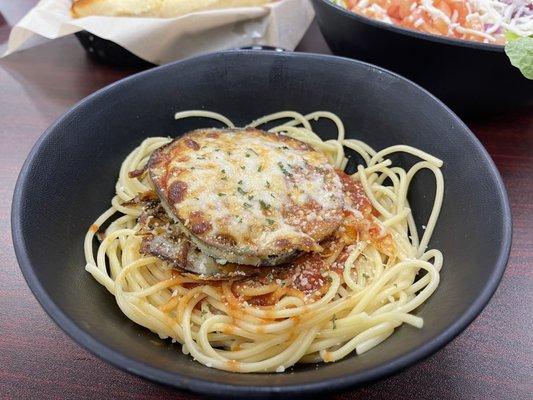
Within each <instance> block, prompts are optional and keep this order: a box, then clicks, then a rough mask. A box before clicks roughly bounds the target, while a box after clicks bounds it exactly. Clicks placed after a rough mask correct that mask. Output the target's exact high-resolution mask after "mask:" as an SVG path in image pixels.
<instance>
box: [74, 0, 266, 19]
mask: <svg viewBox="0 0 533 400" xmlns="http://www.w3.org/2000/svg"><path fill="white" fill-rule="evenodd" d="M269 2H270V0H74V1H73V3H72V6H71V13H72V16H73V17H74V18H82V17H88V16H93V15H100V16H110V17H151V18H173V17H178V16H180V15H185V14H189V13H192V12H196V11H204V10H213V9H219V8H233V7H252V6H261V5H264V4H267V3H269Z"/></svg>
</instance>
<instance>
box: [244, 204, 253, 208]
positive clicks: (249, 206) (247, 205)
mask: <svg viewBox="0 0 533 400" xmlns="http://www.w3.org/2000/svg"><path fill="white" fill-rule="evenodd" d="M243 207H244V208H251V207H252V205H251V204H250V203H244V204H243Z"/></svg>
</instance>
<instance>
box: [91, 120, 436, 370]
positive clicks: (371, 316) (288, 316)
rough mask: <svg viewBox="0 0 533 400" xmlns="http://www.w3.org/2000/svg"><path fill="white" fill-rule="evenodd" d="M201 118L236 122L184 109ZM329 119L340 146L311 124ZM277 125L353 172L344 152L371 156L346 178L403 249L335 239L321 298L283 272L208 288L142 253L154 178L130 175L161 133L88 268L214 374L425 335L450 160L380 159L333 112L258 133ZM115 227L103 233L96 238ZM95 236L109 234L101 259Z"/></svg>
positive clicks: (324, 259) (325, 262)
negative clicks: (429, 180) (422, 178)
mask: <svg viewBox="0 0 533 400" xmlns="http://www.w3.org/2000/svg"><path fill="white" fill-rule="evenodd" d="M194 116H196V117H197V116H202V117H207V118H214V119H216V120H219V121H221V122H223V123H225V124H226V125H228V126H233V124H232V123H231V121H229V120H228V119H227V118H225V117H224V116H222V115H219V114H216V113H209V112H205V111H202V112H197V111H187V112H181V113H178V114H176V118H177V119H179V118H187V117H194ZM319 118H326V119H329V120H331V121H333V123H334V124H335V125H336V127H337V131H338V134H337V139H336V140H327V141H323V140H321V139H320V137H319V136H318V135H317V134H316V133H315V132H314V131H313V127H312V121H315V120H317V119H319ZM287 119H288V122H287ZM276 121H282V122H280V125H278V126H276V127H274V128H272V129H270V130H269V132H278V133H282V134H285V135H288V136H291V137H293V138H295V139H299V140H300V141H303V142H305V143H307V144H309V145H311V146H312V147H313V148H314V149H316V150H317V151H320V152H322V153H323V154H325V155H326V156H327V158H328V159H329V161H330V163H331V164H332V165H334V166H335V167H336V168H339V169H344V168H346V166H347V164H348V162H349V159H348V158H347V157H346V155H345V151H344V149H345V148H347V149H351V150H352V151H354V152H355V153H357V154H358V155H359V156H360V157H361V159H362V160H364V163H365V165H359V166H357V172H355V173H354V174H353V175H351V176H349V178H348V179H349V180H350V181H351V182H354V183H355V184H356V185H357V187H361V188H362V189H364V194H365V195H366V197H367V199H368V202H369V204H371V208H372V215H371V217H370V218H372V220H373V221H374V223H375V224H376V226H378V227H379V230H381V231H382V233H383V232H385V233H386V236H387V237H388V238H389V239H390V240H391V241H392V244H393V247H392V248H393V249H394V251H387V250H386V249H385V248H384V247H383V246H382V245H381V244H380V243H379V242H376V241H373V240H354V241H353V243H351V244H345V243H343V242H333V243H334V244H335V245H334V246H331V248H328V251H326V252H325V253H324V254H320V255H319V258H320V260H321V264H320V265H321V266H322V268H321V269H320V271H319V272H320V275H317V276H318V277H319V279H318V281H319V282H320V283H322V285H321V287H320V289H321V290H319V291H316V292H314V293H313V295H312V296H309V295H306V294H305V293H303V292H302V291H300V290H297V289H295V288H294V287H291V286H290V285H289V284H288V282H287V280H286V279H283V278H284V276H283V274H280V275H279V276H278V275H275V274H272V273H270V272H269V274H267V275H262V276H261V277H244V278H238V277H237V278H236V277H232V278H229V279H226V280H219V281H209V280H205V279H203V278H202V277H201V276H195V275H194V274H189V273H184V272H183V271H180V270H178V269H176V268H173V267H172V266H171V265H169V264H168V263H166V262H164V261H162V260H160V259H159V258H156V257H152V256H146V255H144V254H143V253H142V252H141V251H140V247H141V241H142V239H141V237H140V235H139V231H140V229H141V227H140V224H139V221H138V219H139V216H140V215H141V213H142V211H143V210H142V207H141V206H140V205H133V206H132V205H131V200H132V199H134V198H136V196H139V195H140V194H142V193H144V192H146V191H149V190H151V189H152V188H151V183H150V182H149V179H148V178H147V177H146V176H142V175H141V176H133V177H132V176H131V175H129V172H131V171H138V170H142V169H143V168H145V165H146V163H147V161H148V158H149V157H150V155H151V154H152V152H154V150H156V149H158V148H159V147H161V146H163V145H165V144H167V143H169V142H170V139H169V138H163V137H152V138H148V139H146V140H144V141H143V142H142V143H141V145H140V146H139V147H137V148H136V149H135V150H133V151H132V152H131V153H130V154H129V155H128V156H127V157H126V159H125V160H124V162H123V164H122V166H121V169H120V173H119V178H118V181H117V184H116V195H115V196H114V197H113V199H112V200H111V207H110V208H109V209H108V210H107V211H105V212H104V213H103V214H102V215H101V216H100V217H98V218H97V220H96V221H95V222H94V224H93V225H91V227H90V228H89V230H88V232H87V234H86V237H85V243H84V249H85V257H86V262H87V264H86V267H85V269H86V270H87V271H88V272H89V273H90V274H91V275H92V276H93V277H94V278H95V279H96V280H97V281H98V282H99V283H100V284H102V285H103V286H105V287H106V288H107V290H108V291H109V292H110V293H112V294H113V295H114V296H115V298H116V301H117V304H118V306H119V307H120V309H121V310H122V312H124V314H126V316H127V317H128V318H130V319H131V320H132V321H134V322H135V323H137V324H139V325H141V326H144V327H146V328H148V329H150V330H151V331H153V332H155V333H157V334H158V335H159V337H160V338H162V339H165V338H171V339H172V341H175V342H179V343H180V344H181V346H182V350H183V352H184V353H185V354H190V355H191V356H192V357H193V358H194V359H195V360H197V361H198V362H200V363H202V364H204V365H206V366H208V367H213V368H217V369H221V370H226V371H233V372H242V373H248V372H283V371H284V370H285V369H286V368H288V367H291V366H293V365H294V364H296V363H314V362H322V361H324V362H332V361H336V360H340V359H342V358H344V357H346V356H347V355H349V354H350V353H352V352H353V351H355V352H356V353H357V354H361V353H364V352H366V351H368V350H370V349H372V348H373V347H375V346H376V345H378V344H379V343H381V342H383V341H384V340H385V339H387V338H388V337H389V336H390V335H391V334H392V333H393V332H394V330H395V328H397V327H399V326H401V325H402V324H403V323H407V324H410V325H412V326H415V327H417V328H422V326H423V320H422V318H420V317H418V316H416V315H414V314H413V311H414V310H415V309H416V308H417V307H419V306H420V305H421V304H422V303H424V302H425V301H426V300H427V299H428V298H429V297H430V296H431V295H432V293H433V292H434V291H435V290H436V288H437V286H438V284H439V270H440V269H441V266H442V263H443V257H442V254H441V252H440V251H438V250H435V249H429V250H428V249H427V247H428V243H429V240H430V238H431V235H432V232H433V230H434V228H435V225H436V223H437V218H438V215H439V212H440V208H441V204H442V199H443V191H444V183H443V177H442V173H441V171H440V167H441V166H442V161H440V160H439V159H437V158H435V157H433V156H431V155H429V154H427V153H425V152H423V151H420V150H418V149H415V148H412V147H410V146H406V145H397V146H392V147H389V148H386V149H383V150H381V151H378V152H376V151H374V150H373V149H372V148H370V147H369V146H368V145H367V144H365V143H363V142H361V141H359V140H355V139H346V138H345V130H344V126H343V123H342V121H341V120H340V119H339V118H338V117H337V116H336V115H334V114H332V113H330V112H326V111H318V112H314V113H311V114H308V115H301V114H299V113H296V112H288V111H286V112H280V113H276V114H272V115H269V116H266V117H263V118H260V119H258V120H256V121H254V122H252V123H251V124H250V125H249V126H250V127H257V126H261V125H264V124H266V123H270V124H272V123H275V122H276ZM283 121H285V122H283ZM398 152H404V153H408V154H411V155H412V156H415V157H417V158H419V159H420V161H418V162H417V163H416V164H414V165H413V166H412V167H411V168H410V169H409V170H407V171H406V170H404V169H402V168H399V167H395V166H392V165H391V164H392V163H391V161H390V159H388V156H389V155H391V154H393V153H398ZM422 169H427V170H429V171H431V172H432V173H433V174H434V176H435V180H436V192H435V198H434V202H433V208H432V211H431V214H430V217H429V219H428V222H427V226H426V227H425V230H424V233H423V234H422V236H421V237H420V236H419V235H418V232H417V228H416V226H415V222H414V219H413V215H412V212H411V209H410V206H409V202H408V200H407V193H408V191H409V186H410V184H411V182H412V179H413V177H414V176H415V175H416V174H417V173H418V172H419V171H420V170H422ZM346 176H347V177H348V175H346ZM348 183H349V182H348ZM106 225H107V228H105V231H104V232H103V234H98V231H99V230H100V229H101V227H103V226H106ZM347 228H349V226H347ZM95 236H98V237H99V239H101V241H100V242H99V244H98V247H97V250H96V252H95V251H94V250H93V244H94V241H95ZM382 237H383V235H382ZM339 243H340V245H339ZM326 247H327V246H325V248H326ZM305 265H306V264H303V265H302V266H301V267H300V271H299V279H306V281H307V277H306V276H305V273H306V270H305ZM275 268H278V270H280V271H281V270H282V268H281V267H273V268H272V269H271V271H274V270H275ZM285 271H286V270H285ZM424 271H425V273H424ZM420 272H423V273H422V274H421V273H420ZM265 300H268V301H265Z"/></svg>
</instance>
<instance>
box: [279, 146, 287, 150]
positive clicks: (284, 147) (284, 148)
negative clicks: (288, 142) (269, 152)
mask: <svg viewBox="0 0 533 400" xmlns="http://www.w3.org/2000/svg"><path fill="white" fill-rule="evenodd" d="M280 149H282V150H289V148H288V147H287V146H281V147H280Z"/></svg>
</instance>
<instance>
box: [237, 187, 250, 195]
mask: <svg viewBox="0 0 533 400" xmlns="http://www.w3.org/2000/svg"><path fill="white" fill-rule="evenodd" d="M237 192H239V193H240V194H248V192H245V191H244V190H242V187H240V186H239V187H238V188H237Z"/></svg>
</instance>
